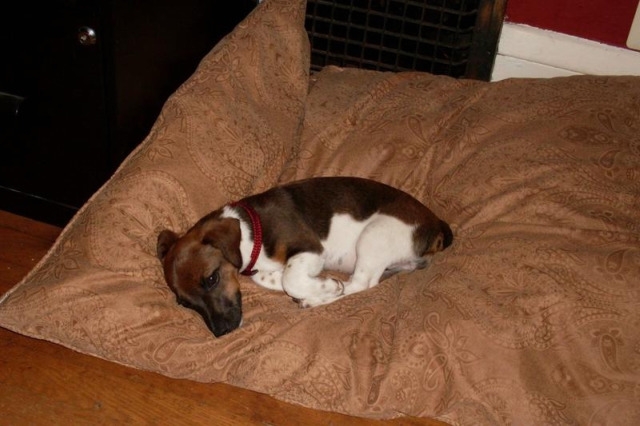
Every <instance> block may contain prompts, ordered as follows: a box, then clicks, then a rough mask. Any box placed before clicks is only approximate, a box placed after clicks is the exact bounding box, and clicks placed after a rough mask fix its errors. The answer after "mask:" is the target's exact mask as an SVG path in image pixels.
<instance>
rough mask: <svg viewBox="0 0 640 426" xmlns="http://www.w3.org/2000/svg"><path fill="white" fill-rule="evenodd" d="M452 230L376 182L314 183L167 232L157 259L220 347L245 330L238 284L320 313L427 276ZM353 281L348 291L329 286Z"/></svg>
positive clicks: (328, 180)
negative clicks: (419, 273) (401, 279)
mask: <svg viewBox="0 0 640 426" xmlns="http://www.w3.org/2000/svg"><path fill="white" fill-rule="evenodd" d="M452 241H453V234H452V232H451V228H450V227H449V225H448V224H447V223H446V222H444V221H442V220H440V219H439V218H438V217H437V216H436V215H435V214H434V213H433V212H431V210H429V209H428V208H427V207H426V206H424V205H423V204H422V203H420V202H419V201H418V200H416V199H415V198H413V197H412V196H410V195H409V194H407V193H405V192H403V191H400V190H398V189H396V188H393V187H391V186H388V185H386V184H383V183H379V182H376V181H373V180H369V179H363V178H354V177H322V178H311V179H306V180H302V181H297V182H293V183H290V184H286V185H282V186H277V187H275V188H272V189H269V190H267V191H266V192H263V193H260V194H257V195H252V196H249V197H247V198H244V199H242V200H239V201H237V202H234V203H230V204H227V205H225V206H223V207H221V208H219V209H218V210H215V211H213V212H211V213H209V214H207V215H206V216H204V217H203V218H202V219H200V220H199V221H198V222H197V223H196V224H195V225H194V226H193V227H192V228H191V229H189V230H188V231H187V232H186V233H185V234H184V235H182V236H179V235H178V234H176V233H175V232H173V231H171V230H166V229H165V230H163V231H162V232H160V234H159V235H158V241H157V256H158V258H159V259H160V260H161V263H162V265H163V271H164V276H165V279H166V282H167V284H168V286H169V287H170V288H171V290H172V291H173V292H174V293H175V295H176V299H177V302H178V303H179V304H180V305H182V306H185V307H187V308H190V309H193V310H194V311H196V312H198V313H199V314H200V315H201V316H202V318H203V319H204V321H205V323H206V325H207V326H208V328H209V329H210V330H211V331H212V332H213V334H214V335H215V336H216V337H219V336H222V335H224V334H227V333H229V332H231V331H233V330H235V329H236V328H238V327H239V326H240V324H241V321H242V296H241V293H240V282H239V276H238V274H244V275H248V276H251V278H252V279H253V281H254V282H255V283H256V284H258V285H260V286H263V287H266V288H268V289H272V290H278V291H284V292H285V293H286V294H288V295H289V296H290V297H292V298H293V299H294V300H295V301H297V302H298V303H299V304H300V306H301V307H305V308H306V307H314V306H319V305H323V304H327V303H330V302H333V301H335V300H337V299H340V298H342V297H344V296H348V295H350V294H354V293H357V292H360V291H363V290H366V289H369V288H371V287H374V286H375V285H377V284H378V282H379V281H380V280H382V279H385V278H387V277H389V276H391V275H393V274H395V273H397V272H400V271H412V270H415V269H421V268H424V267H426V266H427V263H428V259H429V258H430V257H431V256H432V255H433V254H434V253H436V252H439V251H441V250H444V249H445V248H446V247H448V246H450V245H451V243H452ZM323 270H333V271H337V272H343V273H347V274H350V278H349V280H348V281H346V282H343V281H341V280H338V279H335V278H325V277H323V276H321V272H322V271H323Z"/></svg>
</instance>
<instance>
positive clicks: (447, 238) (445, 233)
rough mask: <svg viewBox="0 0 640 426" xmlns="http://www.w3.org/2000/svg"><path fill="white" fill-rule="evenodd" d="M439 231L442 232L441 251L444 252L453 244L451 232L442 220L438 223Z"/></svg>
mask: <svg viewBox="0 0 640 426" xmlns="http://www.w3.org/2000/svg"><path fill="white" fill-rule="evenodd" d="M440 230H441V231H442V237H443V238H442V249H443V250H444V249H446V248H447V247H449V246H450V245H451V243H453V232H451V228H450V227H449V224H448V223H447V222H445V221H444V220H441V221H440Z"/></svg>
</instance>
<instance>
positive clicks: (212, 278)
mask: <svg viewBox="0 0 640 426" xmlns="http://www.w3.org/2000/svg"><path fill="white" fill-rule="evenodd" d="M219 282H220V272H219V271H218V270H217V269H216V270H215V271H213V274H211V275H209V276H208V277H206V278H205V279H203V280H202V288H203V289H204V290H205V291H210V290H213V289H214V288H215V287H216V286H217V285H218V283H219Z"/></svg>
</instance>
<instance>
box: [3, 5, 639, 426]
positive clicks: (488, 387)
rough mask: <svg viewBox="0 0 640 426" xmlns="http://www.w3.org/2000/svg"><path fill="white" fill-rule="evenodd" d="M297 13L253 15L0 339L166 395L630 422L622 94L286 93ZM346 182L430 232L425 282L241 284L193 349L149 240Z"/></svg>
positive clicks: (369, 87) (196, 328) (552, 89)
mask: <svg viewBox="0 0 640 426" xmlns="http://www.w3.org/2000/svg"><path fill="white" fill-rule="evenodd" d="M304 6H305V4H304V1H303V0H296V1H289V0H268V1H266V2H263V3H262V4H261V5H260V6H259V7H258V8H257V9H256V11H255V12H254V13H253V14H252V15H250V16H249V17H248V18H247V20H246V21H245V22H243V23H242V24H241V25H240V26H239V27H237V28H236V29H235V30H234V32H233V33H231V34H230V35H229V36H228V37H227V38H226V39H225V40H224V41H223V42H222V43H220V44H219V45H218V46H216V47H215V48H214V49H213V50H212V51H211V53H210V54H209V55H208V56H207V57H206V58H205V59H204V60H203V62H202V64H201V66H200V67H199V69H198V70H197V72H196V73H195V74H194V75H193V77H192V78H190V79H189V80H188V81H187V82H186V83H185V84H184V85H183V86H182V87H181V88H180V89H179V90H178V91H177V92H176V93H175V94H174V95H173V96H172V97H171V98H170V99H169V101H168V102H167V104H166V106H165V108H164V109H163V111H162V114H161V116H160V117H159V118H158V121H157V123H156V124H155V126H154V128H153V129H152V131H151V133H150V135H149V137H148V138H147V139H146V140H145V141H144V142H143V143H142V144H141V145H140V147H139V148H138V149H137V150H136V151H135V152H134V153H133V154H132V155H131V156H130V157H129V158H128V159H127V160H126V161H125V162H124V163H123V165H122V166H121V168H120V169H119V170H118V172H117V173H116V174H115V175H114V176H113V178H112V179H111V180H110V181H109V182H108V183H107V184H106V185H105V186H104V187H103V188H102V189H101V190H100V191H98V193H97V194H96V195H95V196H94V197H93V198H92V200H91V201H90V202H89V203H87V205H86V206H85V207H84V208H83V209H82V211H81V212H80V213H79V214H78V215H77V216H76V217H75V219H74V220H73V221H72V223H71V224H69V226H68V227H67V228H66V229H65V231H64V232H63V234H62V236H61V237H60V239H59V240H58V242H57V243H56V245H55V246H54V247H53V248H52V250H51V251H50V253H49V254H48V255H47V256H46V258H45V259H44V260H43V261H42V262H41V263H40V264H39V265H38V266H37V267H36V268H35V269H34V270H33V271H32V272H31V273H30V274H29V275H28V276H27V277H26V278H25V279H24V280H23V281H22V282H21V283H20V284H18V285H17V286H16V287H15V288H14V289H13V290H12V291H11V292H10V293H9V294H8V295H5V296H4V298H3V299H2V301H1V302H0V324H1V325H2V326H3V327H6V328H9V329H12V330H15V331H17V332H20V333H23V334H26V335H29V336H33V337H37V338H42V339H47V340H50V341H53V342H57V343H60V344H63V345H65V346H67V347H70V348H73V349H75V350H77V351H80V352H84V353H89V354H92V355H95V356H99V357H102V358H106V359H109V360H112V361H114V362H118V363H122V364H126V365H130V366H133V367H136V368H141V369H146V370H152V371H156V372H159V373H162V374H165V375H168V376H172V377H182V378H189V379H192V380H198V381H204V382H218V381H224V382H227V383H231V384H233V385H236V386H241V387H246V388H249V389H254V390H257V391H260V392H264V393H269V394H271V395H273V396H275V397H276V398H280V399H282V400H286V401H289V402H294V403H298V404H302V405H306V406H309V407H313V408H318V409H323V410H331V411H339V412H343V413H348V414H353V415H360V416H368V417H378V418H389V417H396V416H399V415H402V414H411V415H414V416H424V417H434V418H438V419H441V420H445V421H449V422H451V423H454V424H462V425H466V424H487V425H495V424H510V423H518V424H532V425H533V424H536V425H537V424H543V423H557V424H565V423H566V424H586V423H589V422H592V423H596V424H599V423H602V424H604V423H606V422H608V421H611V420H617V421H618V423H620V424H634V423H636V422H634V419H635V420H638V418H639V416H640V410H639V409H638V407H640V401H639V400H638V391H637V389H638V384H639V383H640V291H639V287H638V286H639V284H640V79H638V78H632V77H588V76H587V77H570V78H561V79H550V80H508V81H503V82H500V83H493V84H489V83H482V82H474V81H464V80H454V79H451V78H448V77H437V76H432V75H428V74H423V73H402V74H392V73H378V72H372V71H363V70H349V69H339V68H327V69H325V70H324V71H322V72H321V73H319V74H316V75H314V76H312V77H311V78H310V77H309V75H308V71H307V70H308V68H309V64H308V57H309V51H308V46H307V41H306V34H305V32H304V29H303V19H304ZM319 175H357V176H365V177H370V178H375V179H378V180H381V181H384V182H386V183H390V184H392V185H395V186H397V187H400V188H402V189H404V190H406V191H408V192H410V193H412V194H413V195H414V196H416V197H418V198H420V199H421V200H423V201H424V202H425V203H426V204H427V205H429V206H430V207H431V208H432V209H433V210H434V211H435V213H436V214H438V215H439V216H440V217H443V218H444V219H446V220H447V221H448V222H449V223H450V224H451V225H452V228H453V229H454V233H455V242H454V244H453V246H452V247H450V248H449V249H447V250H446V251H445V252H443V253H441V254H438V255H437V256H436V257H435V259H434V262H433V263H432V264H431V265H430V267H429V268H427V269H425V270H422V271H417V272H414V273H411V274H405V275H399V276H395V277H393V278H391V279H389V280H387V281H385V282H383V283H381V284H380V285H379V286H378V287H376V288H375V289H372V290H370V291H367V292H364V293H359V294H356V295H353V296H350V297H348V298H345V299H342V300H340V301H338V302H335V303H333V304H331V305H328V306H324V307H319V308H314V309H308V310H301V309H299V308H298V307H297V305H296V304H295V303H293V302H292V301H291V300H290V299H289V298H288V297H287V296H285V295H283V294H280V293H274V292H269V291H267V290H264V289H261V288H258V287H257V286H255V285H253V284H252V283H251V282H250V281H249V280H246V281H243V282H242V286H243V287H242V290H243V302H244V308H245V320H244V325H243V326H242V328H241V329H239V330H237V331H235V332H234V333H231V334H229V335H227V336H225V337H223V338H220V339H215V338H214V337H213V336H212V335H211V333H210V332H209V331H208V329H207V328H206V326H204V324H203V323H202V321H201V319H200V318H199V317H198V316H197V314H195V313H194V312H192V311H190V310H187V309H183V308H181V307H179V306H178V305H177V304H176V303H175V299H174V297H173V295H172V294H171V292H170V291H169V290H168V288H167V287H166V285H165V284H164V281H163V278H162V275H161V270H160V265H159V262H158V261H157V260H156V258H155V255H154V253H155V239H156V236H157V234H158V232H159V231H160V230H161V229H164V228H172V229H174V230H178V231H181V230H185V229H186V228H188V227H189V226H190V225H191V224H192V223H193V222H194V221H195V220H197V219H198V218H199V217H200V216H202V215H204V214H205V213H207V212H208V211H210V210H212V209H214V208H216V207H218V206H219V205H221V204H223V203H225V202H228V201H230V200H233V199H235V198H238V197H241V196H243V195H246V194H248V193H252V192H257V191H261V190H263V189H265V188H268V187H270V186H272V185H274V184H276V183H278V182H281V181H290V180H293V179H297V178H303V177H308V176H319Z"/></svg>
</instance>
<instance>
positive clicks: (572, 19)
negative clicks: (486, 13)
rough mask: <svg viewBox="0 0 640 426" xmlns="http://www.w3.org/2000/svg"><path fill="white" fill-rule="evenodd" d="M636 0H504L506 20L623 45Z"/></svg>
mask: <svg viewBox="0 0 640 426" xmlns="http://www.w3.org/2000/svg"><path fill="white" fill-rule="evenodd" d="M637 7H638V0H508V2H507V13H506V14H507V18H506V20H507V21H508V22H513V23H519V24H527V25H531V26H533V27H538V28H543V29H547V30H552V31H556V32H559V33H564V34H570V35H573V36H577V37H581V38H586V39H589V40H595V41H598V42H601V43H606V44H610V45H614V46H620V47H625V46H626V41H627V36H628V34H629V29H630V28H631V21H632V20H633V17H634V14H635V11H636V8H637Z"/></svg>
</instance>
